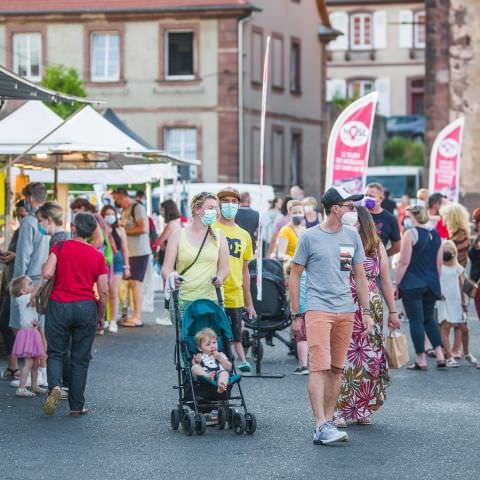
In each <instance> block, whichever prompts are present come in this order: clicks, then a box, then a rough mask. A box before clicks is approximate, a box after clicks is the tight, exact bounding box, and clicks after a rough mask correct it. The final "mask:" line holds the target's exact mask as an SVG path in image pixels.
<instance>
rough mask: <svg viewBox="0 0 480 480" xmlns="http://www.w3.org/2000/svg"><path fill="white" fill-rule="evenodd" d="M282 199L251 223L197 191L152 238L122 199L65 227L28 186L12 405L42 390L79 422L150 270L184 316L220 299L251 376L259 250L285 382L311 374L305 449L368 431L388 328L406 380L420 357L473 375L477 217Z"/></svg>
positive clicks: (10, 349) (339, 191)
mask: <svg viewBox="0 0 480 480" xmlns="http://www.w3.org/2000/svg"><path fill="white" fill-rule="evenodd" d="M289 193H290V194H289V196H287V197H285V198H274V199H272V201H271V202H270V208H269V209H268V211H267V212H265V213H264V214H263V215H262V216H260V215H259V213H258V212H257V211H256V210H255V209H254V208H252V205H251V198H250V195H249V193H248V192H239V191H237V190H236V189H234V188H232V187H225V188H223V189H222V190H221V191H219V192H202V193H200V194H198V195H196V196H195V197H194V198H193V199H192V202H191V212H190V213H191V219H190V221H189V222H188V223H185V222H184V221H183V219H182V218H181V215H180V212H179V210H178V208H177V205H176V203H175V202H174V201H173V200H166V201H164V202H163V203H162V204H161V205H160V213H161V215H162V217H163V220H164V222H163V230H162V231H161V233H160V234H159V235H157V234H156V227H155V224H154V223H153V221H152V219H151V218H150V217H149V216H148V215H147V209H146V207H145V205H144V204H143V203H142V201H141V198H140V199H139V198H135V199H134V198H132V197H131V196H130V195H129V192H128V191H127V190H125V189H123V188H118V189H116V190H114V191H113V192H112V200H113V201H112V203H111V204H107V205H104V206H103V207H102V208H101V209H100V211H98V210H97V208H96V207H95V206H94V205H93V204H91V203H90V202H89V201H88V200H86V199H84V198H77V199H75V200H74V201H73V202H72V203H71V205H70V209H71V222H70V228H66V226H65V213H66V212H64V211H63V210H62V208H61V207H60V205H58V204H56V203H54V202H47V201H46V198H47V191H46V188H45V186H44V185H42V184H40V183H31V184H29V185H27V186H26V187H25V189H24V191H23V196H24V199H23V200H21V201H19V202H18V203H17V204H16V217H17V219H18V221H19V222H20V227H19V228H18V230H16V231H15V233H14V235H13V237H12V239H11V241H10V244H9V245H8V247H7V249H6V251H5V252H4V253H3V254H2V255H1V256H0V262H2V263H4V264H5V269H4V275H3V282H2V302H1V306H0V331H1V334H2V337H3V340H4V343H5V347H6V349H7V353H8V355H9V356H8V366H7V368H6V370H5V371H4V372H3V377H4V378H5V379H8V380H10V381H11V383H12V385H13V386H15V387H16V388H17V390H16V394H17V395H18V396H20V397H31V396H35V395H37V394H43V393H47V389H48V397H47V400H46V402H45V405H44V412H45V414H47V415H52V414H54V413H55V409H56V405H57V402H58V400H60V399H62V398H64V399H68V401H69V404H70V413H71V415H73V416H78V415H83V414H85V413H87V409H86V407H85V399H84V391H85V386H86V379H87V372H88V367H89V362H90V358H91V348H92V344H93V341H94V338H95V335H96V334H99V335H102V334H103V333H104V331H105V329H106V328H107V329H108V331H109V332H111V333H116V332H117V331H118V326H123V327H125V328H136V327H140V326H142V325H143V321H142V302H143V298H142V295H143V289H142V283H143V282H144V279H145V275H146V272H147V270H148V268H150V267H151V265H152V263H153V260H154V259H155V261H156V262H158V263H159V264H160V266H161V272H162V277H163V280H164V283H165V297H166V299H167V300H168V296H169V293H170V292H171V291H172V290H174V289H178V290H179V308H180V313H182V312H183V311H185V309H186V308H187V307H188V305H190V303H191V302H193V301H195V300H197V299H210V300H212V301H217V299H218V298H217V292H216V290H217V289H222V292H223V296H224V305H225V311H226V314H227V316H228V318H229V319H230V322H231V325H232V333H233V347H234V350H235V354H236V357H237V359H238V364H237V367H238V369H239V370H240V371H241V372H242V373H248V372H250V371H251V369H252V367H251V364H250V363H249V361H248V359H247V357H246V354H245V351H244V346H243V344H242V332H243V319H244V315H248V317H249V318H253V317H255V315H256V312H255V308H254V302H253V299H252V294H251V288H250V273H249V268H248V263H249V262H250V261H251V260H252V259H253V258H254V255H255V251H256V250H257V249H261V253H262V256H263V257H268V258H273V259H275V260H277V261H278V262H280V263H281V264H282V266H283V268H284V272H285V285H286V287H287V290H288V295H289V303H290V312H291V317H292V332H293V336H294V339H295V342H296V347H297V348H296V350H297V353H298V366H297V367H296V369H295V371H294V372H293V373H295V374H299V375H309V382H308V383H309V386H308V391H309V395H310V401H311V405H312V410H313V414H314V417H315V422H316V425H315V432H314V443H316V444H331V443H334V442H339V441H345V440H347V438H348V435H347V433H346V431H345V430H344V429H345V428H346V427H348V425H350V424H352V423H357V424H359V425H369V424H371V423H372V421H373V414H374V413H375V412H376V411H378V410H379V409H380V408H381V407H382V405H383V404H384V402H385V399H386V398H387V387H388V385H389V383H390V375H389V369H388V359H387V355H386V352H385V344H384V341H385V332H384V324H386V326H387V327H388V329H389V330H396V329H399V328H400V317H401V316H402V315H403V316H404V317H405V318H406V319H408V322H409V328H410V336H411V339H412V343H413V347H414V350H415V358H414V361H413V362H412V363H411V364H409V365H408V366H407V368H408V369H409V370H417V371H426V370H428V366H429V365H428V362H427V357H429V356H430V357H434V358H435V359H436V367H437V368H438V369H445V368H458V367H459V366H460V365H461V361H462V359H463V360H464V361H465V362H467V363H469V364H471V365H473V366H476V367H479V365H478V363H477V360H476V358H475V357H474V355H473V354H472V352H471V350H470V335H469V327H468V316H467V311H468V306H469V302H470V300H472V301H473V302H474V304H475V307H476V310H477V314H478V315H479V316H480V289H478V282H479V280H480V209H476V210H474V211H473V212H472V214H471V215H470V214H469V213H468V211H467V210H466V209H465V208H464V207H463V206H462V205H460V204H458V203H455V202H450V201H448V200H447V198H446V197H445V196H444V195H442V194H440V193H437V192H434V193H432V194H430V195H428V192H427V191H426V190H425V189H421V190H419V192H418V194H417V198H415V199H410V198H408V196H406V195H404V196H403V197H402V199H401V200H400V201H399V202H398V203H396V202H394V201H393V200H392V199H390V197H389V194H388V192H386V191H385V189H384V188H383V186H382V185H380V184H378V183H371V184H369V185H368V186H367V188H366V190H365V195H363V194H350V193H349V192H348V191H346V190H345V189H343V188H342V187H337V186H335V187H331V188H329V189H327V191H326V192H325V193H324V194H323V196H322V197H321V202H320V203H319V202H318V201H317V199H316V198H314V197H305V195H304V192H303V190H302V188H301V187H299V186H294V187H292V188H291V189H290V192H289ZM260 223H261V225H262V228H260V229H259V224H260ZM259 233H260V234H261V236H259ZM122 280H125V281H127V282H128V291H127V293H126V294H124V295H123V297H124V298H122V295H120V290H121V289H120V285H121V283H122ZM42 295H43V297H45V296H46V301H45V302H44V303H45V305H42ZM129 304H131V315H130V316H128V315H125V314H124V313H125V308H126V307H125V306H127V305H129ZM166 305H167V307H168V308H169V309H170V310H171V313H172V317H173V312H172V308H173V307H172V303H171V302H170V303H169V304H168V302H166ZM121 306H122V308H121ZM42 307H44V310H42ZM452 331H453V339H451V338H450V335H451V333H452ZM210 337H211V336H208V335H206V336H205V339H199V344H200V345H203V343H202V342H204V343H205V342H206V343H205V345H206V344H207V343H208V342H213V341H212V338H210ZM205 348H207V346H205ZM19 358H23V359H24V361H23V369H22V371H20V370H19V368H18V367H19V365H18V359H19ZM199 358H200V357H199ZM219 358H220V357H219ZM197 360H198V359H197ZM200 360H201V359H200ZM200 360H198V362H200V363H201V361H200ZM222 361H223V362H224V363H225V359H223V357H222ZM198 362H197V363H198ZM200 363H198V368H200ZM202 365H203V364H202ZM194 367H195V365H194ZM227 370H228V369H227ZM342 429H343V430H342Z"/></svg>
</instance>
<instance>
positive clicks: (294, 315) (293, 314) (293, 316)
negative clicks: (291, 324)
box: [290, 313, 303, 320]
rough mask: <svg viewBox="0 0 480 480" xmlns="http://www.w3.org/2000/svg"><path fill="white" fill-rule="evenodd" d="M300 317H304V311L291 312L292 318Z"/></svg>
mask: <svg viewBox="0 0 480 480" xmlns="http://www.w3.org/2000/svg"><path fill="white" fill-rule="evenodd" d="M299 317H303V313H291V314H290V318H291V319H292V320H295V319H297V318H299Z"/></svg>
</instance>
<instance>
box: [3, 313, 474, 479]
mask: <svg viewBox="0 0 480 480" xmlns="http://www.w3.org/2000/svg"><path fill="white" fill-rule="evenodd" d="M477 324H478V322H477V321H476V320H475V319H474V318H473V317H471V325H472V332H473V333H474V334H473V335H472V339H471V344H472V346H473V352H474V353H475V355H478V354H480V348H479V340H480V329H479V327H478V325H477ZM403 327H404V329H405V327H406V324H403ZM277 343H278V342H277ZM173 344H174V329H173V328H172V327H164V326H155V327H152V326H145V327H144V328H141V329H134V330H128V329H121V330H120V332H119V334H118V335H115V336H114V335H107V336H105V337H97V339H96V342H95V346H94V352H93V356H94V359H93V361H92V363H91V366H90V376H89V385H88V388H87V404H88V406H89V407H90V409H91V412H90V414H89V415H87V416H85V417H82V418H70V417H69V416H68V405H67V403H66V402H61V403H60V405H59V408H58V409H57V415H56V416H55V417H54V418H47V417H44V416H43V414H42V408H41V407H42V402H43V399H42V398H35V399H24V398H16V397H15V389H13V388H11V387H9V385H8V383H7V382H2V383H0V419H1V432H2V435H1V440H0V444H1V447H0V451H1V461H0V478H1V479H2V480H13V479H15V480H17V479H19V480H29V479H32V480H33V479H35V480H41V479H49V480H57V479H58V480H63V479H65V478H72V479H75V480H77V479H78V480H83V479H91V480H96V479H117V480H123V479H126V480H127V479H128V480H130V479H150V478H154V479H164V478H165V479H167V478H168V479H177V478H199V479H207V478H208V479H209V480H214V479H225V478H232V479H251V478H257V479H303V478H305V479H309V478H324V479H343V478H347V475H348V478H349V479H350V480H354V479H366V478H368V479H417V478H422V479H424V480H429V479H438V478H443V479H446V480H450V479H457V478H458V479H463V480H468V479H472V480H477V479H478V478H479V475H480V473H479V461H478V457H477V455H478V443H479V441H480V431H479V428H478V425H479V421H480V412H479V408H478V404H479V403H478V402H479V400H478V399H479V397H480V381H479V379H480V370H476V369H474V368H472V367H471V366H469V365H466V364H464V363H462V366H461V368H459V369H449V370H446V371H436V369H435V368H434V364H433V362H431V364H430V370H429V371H428V372H410V371H406V370H404V369H402V370H400V371H394V372H393V384H392V386H391V388H390V389H389V392H388V393H389V397H388V399H387V402H386V405H385V407H384V408H383V409H382V410H381V412H380V413H379V414H378V415H377V416H375V419H374V420H375V424H374V425H373V426H371V427H366V426H364V427H359V426H355V427H350V428H349V429H348V433H349V435H350V441H349V442H348V443H346V444H342V445H340V446H336V447H319V446H314V445H313V444H312V420H311V414H310V407H309V402H308V398H307V390H306V384H307V377H298V376H295V375H292V374H291V372H292V371H293V369H294V368H295V362H294V359H293V357H289V356H287V354H286V349H285V347H283V346H282V345H277V346H276V347H275V348H271V347H266V349H265V350H266V359H265V363H264V370H265V372H276V373H286V376H285V378H283V379H254V378H245V379H244V380H243V381H242V385H243V388H244V393H245V395H246V400H247V402H248V405H249V408H250V410H251V411H252V412H254V413H255V414H256V416H257V421H258V430H257V432H256V434H255V435H254V436H247V435H243V436H237V435H235V434H234V433H233V432H232V431H229V430H225V431H218V430H215V429H208V430H207V433H206V435H205V436H203V437H198V436H193V437H186V436H185V435H184V434H183V433H182V432H181V429H180V430H179V431H177V432H174V431H172V430H171V429H170V425H169V423H170V422H169V418H170V417H169V416H170V409H171V408H172V407H173V406H174V405H175V402H176V392H175V391H174V390H172V385H174V384H175V383H176V375H175V369H174V366H173ZM479 356H480V355H479ZM2 366H3V365H2Z"/></svg>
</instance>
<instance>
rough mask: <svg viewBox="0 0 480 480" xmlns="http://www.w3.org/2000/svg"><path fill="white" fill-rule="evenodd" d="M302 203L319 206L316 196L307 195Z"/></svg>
mask: <svg viewBox="0 0 480 480" xmlns="http://www.w3.org/2000/svg"><path fill="white" fill-rule="evenodd" d="M302 205H311V206H312V207H313V208H316V207H318V202H317V199H316V198H315V197H307V198H304V199H303V200H302Z"/></svg>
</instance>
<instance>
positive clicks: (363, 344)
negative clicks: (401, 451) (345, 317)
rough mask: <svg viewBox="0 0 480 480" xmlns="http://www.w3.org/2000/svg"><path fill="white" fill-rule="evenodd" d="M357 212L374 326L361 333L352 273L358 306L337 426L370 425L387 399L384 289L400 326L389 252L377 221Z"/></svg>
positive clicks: (393, 322)
mask: <svg viewBox="0 0 480 480" xmlns="http://www.w3.org/2000/svg"><path fill="white" fill-rule="evenodd" d="M357 213H358V223H357V228H358V232H359V234H360V237H361V239H362V243H363V247H364V249H365V262H364V268H365V273H366V275H367V280H368V290H369V292H370V308H371V311H372V317H373V320H374V328H373V330H372V332H371V334H370V335H369V336H363V335H362V332H363V325H362V315H361V312H360V306H359V304H358V295H357V290H356V286H355V282H354V281H353V277H352V278H351V279H350V285H351V288H352V292H353V298H354V300H355V305H356V307H357V310H356V312H355V320H354V327H353V334H352V339H351V341H350V346H349V348H348V353H347V359H346V362H345V368H344V374H343V379H342V387H341V390H340V395H339V397H338V400H337V411H336V414H335V416H336V421H335V423H336V424H337V426H338V427H346V426H347V424H349V423H355V422H356V423H358V424H361V425H370V424H371V414H372V412H375V411H377V410H378V409H379V408H380V407H381V406H382V405H383V403H384V402H385V398H386V389H387V385H388V384H389V382H390V378H389V373H388V368H387V359H386V354H385V348H384V344H383V301H382V295H381V293H383V297H384V298H385V302H386V304H387V307H388V311H389V314H388V326H389V328H391V329H396V328H399V327H400V321H399V320H398V317H397V312H396V311H395V300H394V294H393V287H392V283H391V280H390V273H389V267H388V256H387V252H386V250H385V247H384V246H383V244H382V242H381V241H380V239H379V238H378V236H377V233H376V227H375V223H374V222H373V219H372V216H371V215H370V213H369V212H368V210H367V209H366V208H364V207H357ZM379 286H380V289H379ZM380 291H381V292H380Z"/></svg>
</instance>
